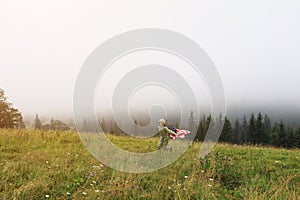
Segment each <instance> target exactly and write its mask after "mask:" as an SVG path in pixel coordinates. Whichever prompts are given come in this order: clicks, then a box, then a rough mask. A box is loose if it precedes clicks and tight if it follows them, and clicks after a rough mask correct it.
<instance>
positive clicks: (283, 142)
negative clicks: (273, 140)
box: [278, 120, 286, 147]
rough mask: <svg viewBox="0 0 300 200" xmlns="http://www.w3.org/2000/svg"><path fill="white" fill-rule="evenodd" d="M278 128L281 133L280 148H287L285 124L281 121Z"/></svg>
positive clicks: (279, 133)
mask: <svg viewBox="0 0 300 200" xmlns="http://www.w3.org/2000/svg"><path fill="white" fill-rule="evenodd" d="M278 127H279V132H278V135H279V146H281V147H285V146H286V129H285V125H284V124H283V121H282V120H280V123H279V125H278Z"/></svg>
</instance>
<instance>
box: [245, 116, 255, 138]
mask: <svg viewBox="0 0 300 200" xmlns="http://www.w3.org/2000/svg"><path fill="white" fill-rule="evenodd" d="M247 135H248V141H249V142H250V143H251V144H255V143H256V138H255V137H256V125H255V117H254V114H253V113H252V114H251V117H250V120H249V126H248V132H247Z"/></svg>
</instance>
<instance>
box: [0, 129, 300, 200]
mask: <svg viewBox="0 0 300 200" xmlns="http://www.w3.org/2000/svg"><path fill="white" fill-rule="evenodd" d="M109 137H110V139H111V140H112V141H113V142H114V143H115V144H116V145H119V146H121V147H122V148H124V149H127V150H131V151H135V152H145V151H152V150H155V149H156V144H157V141H158V138H151V139H147V140H139V139H135V138H131V137H114V136H111V135H110V136H109ZM200 146H201V143H198V142H195V143H194V144H193V145H192V146H191V148H190V149H189V150H188V151H187V152H186V153H185V154H184V155H183V156H182V157H181V158H180V159H179V160H177V161H176V162H174V163H172V164H171V165H169V166H168V167H166V168H163V169H161V170H158V171H155V172H152V173H146V174H129V173H123V172H119V171H116V170H113V169H111V168H108V167H106V166H105V165H102V164H101V163H100V162H98V161H97V160H96V159H95V158H93V157H92V156H91V155H90V154H89V152H88V151H87V150H86V149H85V148H84V146H83V144H82V143H81V141H80V138H79V136H78V134H77V133H75V132H53V131H52V132H43V131H34V130H5V129H2V130H0V150H1V151H0V199H299V196H300V150H299V149H295V150H286V149H276V148H271V147H260V146H247V145H243V146H238V145H229V144H218V145H216V146H215V148H214V150H213V152H211V154H209V156H207V157H206V158H205V159H202V160H199V159H198V158H197V155H198V153H199V148H200Z"/></svg>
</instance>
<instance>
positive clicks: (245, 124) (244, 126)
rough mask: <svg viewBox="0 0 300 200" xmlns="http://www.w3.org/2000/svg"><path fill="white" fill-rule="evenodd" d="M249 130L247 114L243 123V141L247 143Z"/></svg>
mask: <svg viewBox="0 0 300 200" xmlns="http://www.w3.org/2000/svg"><path fill="white" fill-rule="evenodd" d="M247 132H248V122H247V119H246V116H244V119H243V124H242V143H247Z"/></svg>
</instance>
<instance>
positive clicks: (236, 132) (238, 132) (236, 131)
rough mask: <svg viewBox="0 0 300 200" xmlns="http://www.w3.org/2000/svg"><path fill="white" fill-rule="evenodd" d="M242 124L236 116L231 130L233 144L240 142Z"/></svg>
mask: <svg viewBox="0 0 300 200" xmlns="http://www.w3.org/2000/svg"><path fill="white" fill-rule="evenodd" d="M241 132H242V126H241V124H240V122H239V120H238V119H237V118H236V120H235V124H234V130H233V142H234V144H241V142H242V133H241Z"/></svg>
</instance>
